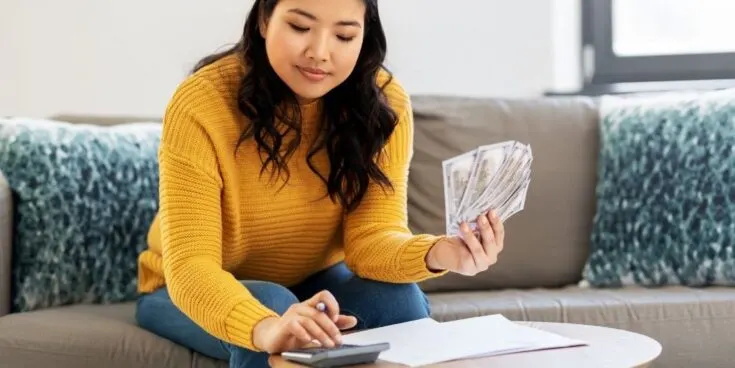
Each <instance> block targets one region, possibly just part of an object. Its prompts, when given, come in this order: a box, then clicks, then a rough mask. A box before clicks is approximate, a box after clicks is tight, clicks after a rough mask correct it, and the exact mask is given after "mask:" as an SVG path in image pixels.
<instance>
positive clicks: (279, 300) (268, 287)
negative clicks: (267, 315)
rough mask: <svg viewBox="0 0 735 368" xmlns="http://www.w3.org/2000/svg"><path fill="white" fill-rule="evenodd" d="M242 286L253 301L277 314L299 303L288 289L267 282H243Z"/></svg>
mask: <svg viewBox="0 0 735 368" xmlns="http://www.w3.org/2000/svg"><path fill="white" fill-rule="evenodd" d="M242 284H243V285H244V286H245V287H246V288H247V289H248V291H250V294H252V295H253V296H254V297H255V299H258V301H260V303H262V304H263V305H265V306H266V307H268V308H269V309H271V310H273V311H274V312H276V313H278V314H283V313H285V312H286V310H288V308H289V307H290V306H292V305H294V304H296V303H298V302H299V299H298V298H297V297H296V295H294V294H293V293H292V292H291V291H290V290H289V289H288V288H286V287H284V286H281V285H279V284H276V283H272V282H268V281H243V282H242Z"/></svg>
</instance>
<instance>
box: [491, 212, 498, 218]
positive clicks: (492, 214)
mask: <svg viewBox="0 0 735 368" xmlns="http://www.w3.org/2000/svg"><path fill="white" fill-rule="evenodd" d="M490 216H492V217H493V218H494V219H495V218H498V213H497V212H495V210H493V211H490Z"/></svg>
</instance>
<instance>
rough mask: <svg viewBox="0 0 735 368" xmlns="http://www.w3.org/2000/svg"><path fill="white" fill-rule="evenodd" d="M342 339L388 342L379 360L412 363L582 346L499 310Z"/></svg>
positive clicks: (348, 335)
mask: <svg viewBox="0 0 735 368" xmlns="http://www.w3.org/2000/svg"><path fill="white" fill-rule="evenodd" d="M342 340H343V343H345V344H355V345H365V344H375V343H382V342H388V343H390V345H391V346H390V349H389V350H387V351H384V352H382V353H381V354H380V357H379V359H380V360H383V361H386V362H391V363H396V364H403V365H406V366H409V367H418V366H423V365H427V364H436V363H441V362H447V361H453V360H458V359H469V358H478V357H487V356H494V355H501V354H508V353H518V352H526V351H534V350H544V349H556V348H566V347H573V346H582V345H588V343H587V342H585V341H580V340H574V339H569V338H566V337H563V336H560V335H557V334H554V333H551V332H546V331H543V330H540V329H537V328H533V327H529V326H523V325H520V324H517V323H514V322H512V321H510V320H508V319H506V318H505V317H503V316H502V315H498V314H495V315H489V316H483V317H475V318H467V319H462V320H456V321H450V322H437V321H435V320H433V319H431V318H424V319H420V320H416V321H412V322H406V323H399V324H395V325H391V326H386V327H381V328H376V329H372V330H365V331H360V332H356V333H352V334H347V335H344V336H343V339H342Z"/></svg>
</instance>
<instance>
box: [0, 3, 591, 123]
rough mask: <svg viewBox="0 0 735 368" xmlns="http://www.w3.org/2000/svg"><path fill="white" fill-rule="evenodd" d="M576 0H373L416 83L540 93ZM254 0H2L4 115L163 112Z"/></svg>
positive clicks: (422, 87)
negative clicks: (182, 83)
mask: <svg viewBox="0 0 735 368" xmlns="http://www.w3.org/2000/svg"><path fill="white" fill-rule="evenodd" d="M576 1H578V0H554V1H553V2H552V1H549V0H513V1H509V0H453V1H452V2H451V3H450V2H448V1H440V0H390V1H385V0H384V1H381V3H380V5H381V15H382V17H383V21H384V25H385V28H386V32H387V35H388V41H389V54H388V60H387V65H388V66H389V67H390V68H391V69H392V70H393V71H394V72H395V73H396V75H397V77H398V78H400V79H401V81H402V82H403V84H404V85H405V86H406V87H407V89H408V90H409V92H411V93H414V94H417V93H430V94H456V95H465V96H502V97H521V96H537V95H540V94H541V93H542V92H543V91H544V90H547V89H548V88H550V87H552V86H565V85H568V84H569V83H570V80H572V79H570V78H571V77H570V75H574V73H575V72H576V69H574V68H575V66H574V65H570V64H569V61H570V60H572V61H573V60H574V55H573V54H572V53H571V51H573V50H571V49H569V47H570V45H571V47H573V46H574V45H573V42H571V43H570V41H569V37H568V33H569V32H571V30H570V24H571V25H576V23H575V22H576V19H562V20H561V21H559V17H560V15H559V14H564V15H563V16H564V17H567V16H569V14H570V12H571V13H573V9H574V7H573V6H572V7H571V8H570V4H574V3H576ZM562 3H563V4H564V5H562V6H561V7H560V6H559V4H562ZM205 4H206V5H205ZM251 4H252V1H251V0H211V1H208V2H206V3H205V2H203V1H201V0H156V1H145V0H126V1H123V0H105V1H100V0H72V1H58V0H34V1H22V0H2V1H0V115H32V116H49V115H53V114H61V113H71V114H107V115H110V114H112V115H145V116H159V115H160V114H161V112H162V110H163V108H164V107H165V104H166V102H167V100H168V98H169V96H170V94H171V92H172V91H173V89H174V88H175V87H176V85H177V84H178V83H179V81H180V80H181V79H182V78H184V77H185V75H186V73H187V71H188V69H189V68H190V67H191V66H192V64H193V63H194V62H195V61H196V60H197V59H198V58H200V57H201V56H203V55H205V54H207V53H210V52H212V51H215V50H216V49H218V48H220V47H222V46H224V45H225V44H227V43H229V42H234V41H236V40H237V39H238V38H239V35H240V33H241V29H242V25H243V23H244V20H245V16H246V12H247V10H248V9H249V7H250V5H251ZM449 4H453V5H449ZM570 9H571V10H570ZM555 17H556V18H555ZM572 28H573V27H572ZM560 34H562V35H564V36H563V37H561V38H560ZM555 39H556V40H557V41H554V40H555ZM559 39H563V40H564V42H561V44H562V45H564V47H565V49H564V50H563V51H562V52H561V53H560V52H559V48H558V47H557V48H556V49H555V46H559V44H560V42H558V40H559ZM570 55H571V57H570ZM562 63H563V64H562ZM565 74H566V75H565ZM560 76H562V77H561V79H560ZM572 82H573V80H572Z"/></svg>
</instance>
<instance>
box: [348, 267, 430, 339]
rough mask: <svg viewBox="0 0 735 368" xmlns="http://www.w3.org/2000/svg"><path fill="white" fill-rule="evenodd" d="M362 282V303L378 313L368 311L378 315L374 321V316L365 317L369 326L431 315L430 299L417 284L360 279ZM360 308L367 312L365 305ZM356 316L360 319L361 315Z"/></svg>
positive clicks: (412, 319) (378, 325)
mask: <svg viewBox="0 0 735 368" xmlns="http://www.w3.org/2000/svg"><path fill="white" fill-rule="evenodd" d="M360 284H362V285H361V287H360V289H361V292H362V293H364V296H363V297H362V298H361V299H362V303H367V304H369V305H370V308H371V309H373V310H374V311H376V312H377V315H373V313H367V315H373V317H377V318H375V319H374V320H372V321H370V320H371V319H372V318H365V321H364V322H366V323H367V324H369V325H372V326H367V327H370V328H373V327H380V326H387V325H392V324H396V323H403V322H409V321H415V320H418V319H422V318H426V317H429V316H430V315H431V310H430V307H429V301H428V299H427V298H426V295H425V294H424V292H423V291H422V290H421V289H420V288H419V287H418V285H416V284H393V283H385V282H379V281H372V280H364V279H360ZM358 309H363V310H361V311H360V312H362V313H363V314H365V312H364V307H362V306H361V307H359V308H358ZM367 315H366V316H365V317H368V316H367ZM356 317H358V319H360V317H361V316H356ZM370 322H372V323H370Z"/></svg>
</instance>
